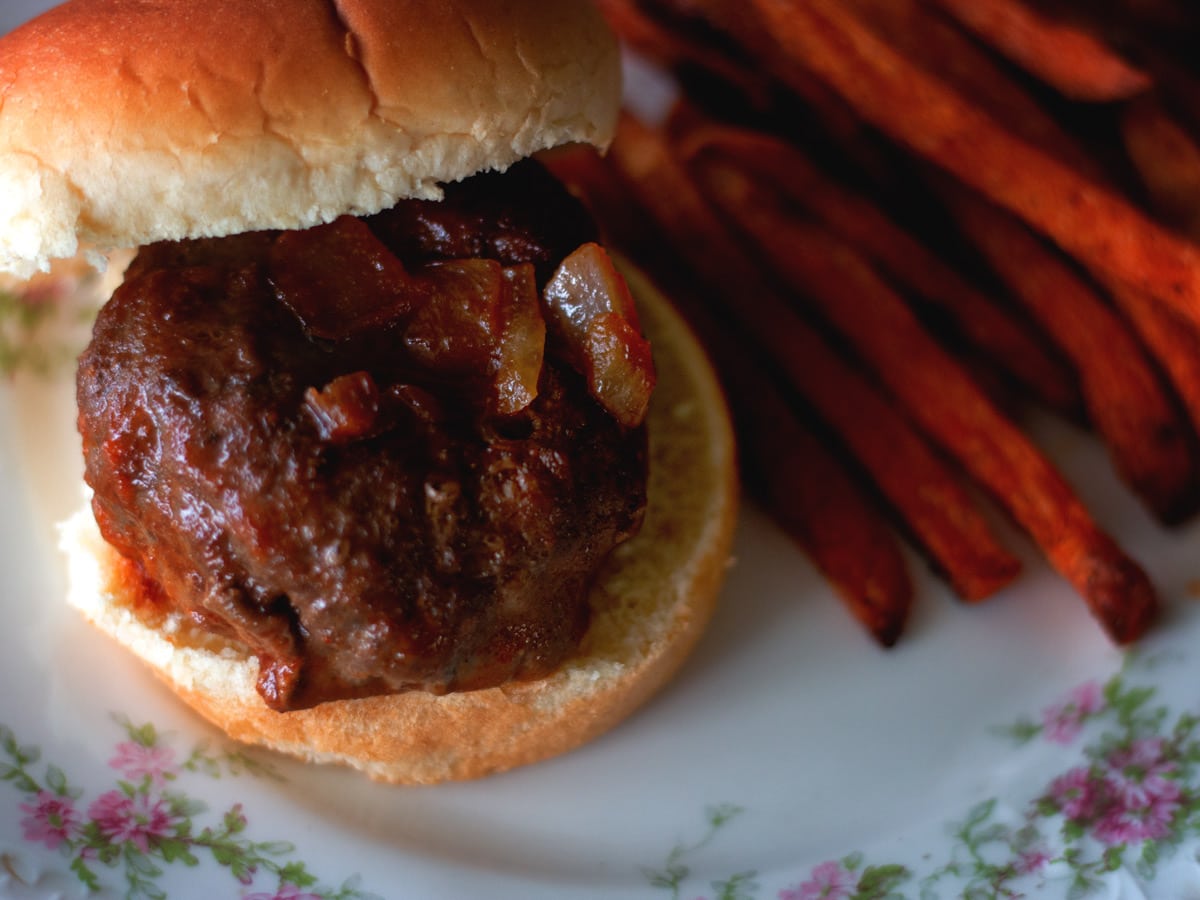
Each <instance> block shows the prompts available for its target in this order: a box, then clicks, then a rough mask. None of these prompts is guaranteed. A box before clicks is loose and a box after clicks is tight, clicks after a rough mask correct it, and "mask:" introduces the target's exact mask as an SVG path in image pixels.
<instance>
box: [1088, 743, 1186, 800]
mask: <svg viewBox="0 0 1200 900" xmlns="http://www.w3.org/2000/svg"><path fill="white" fill-rule="evenodd" d="M1165 747H1166V745H1165V742H1164V741H1163V739H1162V738H1160V737H1153V738H1140V739H1138V740H1136V741H1134V742H1133V743H1132V744H1130V745H1129V746H1128V747H1122V748H1119V749H1117V750H1115V751H1114V752H1113V753H1111V754H1110V755H1109V757H1108V759H1107V760H1106V762H1107V767H1108V772H1107V781H1108V782H1109V784H1110V785H1111V786H1112V789H1113V791H1114V793H1115V794H1116V795H1117V797H1118V798H1119V799H1120V802H1121V804H1122V805H1124V806H1129V807H1142V806H1146V805H1147V804H1149V803H1150V802H1151V801H1152V800H1154V799H1158V798H1164V797H1169V798H1172V799H1177V798H1178V797H1179V785H1178V783H1177V782H1175V781H1174V780H1172V779H1171V778H1169V777H1168V776H1169V775H1170V774H1171V773H1172V772H1173V771H1175V763H1174V762H1172V761H1171V760H1169V759H1167V758H1166V757H1165V756H1164V755H1163V751H1164V749H1165Z"/></svg>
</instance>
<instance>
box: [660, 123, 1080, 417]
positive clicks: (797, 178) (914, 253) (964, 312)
mask: <svg viewBox="0 0 1200 900" xmlns="http://www.w3.org/2000/svg"><path fill="white" fill-rule="evenodd" d="M680 152H681V154H682V155H683V156H684V157H685V159H686V158H691V159H703V157H705V156H706V155H716V156H718V157H720V158H725V159H728V160H730V161H733V162H735V163H736V164H738V165H739V166H740V167H742V168H743V169H744V170H745V171H748V172H750V173H752V174H753V175H755V176H756V177H759V178H761V179H764V180H765V181H767V182H769V183H770V184H771V185H772V186H773V187H774V188H775V189H776V190H778V191H779V192H781V193H782V194H783V195H784V196H785V197H787V199H788V200H789V201H791V202H793V203H795V204H796V205H797V206H800V207H803V208H804V209H806V210H808V212H809V213H810V214H811V215H813V216H814V217H815V218H816V219H817V220H819V221H820V222H822V223H823V224H824V225H825V226H827V227H828V228H830V229H831V230H832V231H833V232H834V233H836V234H838V235H839V236H840V237H841V238H842V239H843V240H845V241H847V242H849V243H851V244H854V245H855V246H857V247H858V248H859V249H860V250H862V251H863V252H864V253H866V254H868V255H869V256H870V257H871V259H872V260H873V261H874V262H875V263H876V265H878V266H879V267H880V269H881V270H882V271H884V272H885V273H886V274H887V275H888V276H889V277H890V278H891V279H893V280H894V281H895V282H896V283H897V284H898V285H900V286H901V287H903V288H904V289H906V290H909V291H912V292H913V293H914V294H916V295H917V296H918V297H920V298H922V299H923V300H924V301H926V302H927V303H929V304H930V305H932V306H934V307H936V308H937V309H939V310H940V311H941V312H942V314H943V315H945V316H946V317H947V318H948V319H949V320H950V321H952V322H953V323H954V326H955V328H956V329H957V330H958V332H959V333H960V334H961V335H962V336H963V337H964V338H965V340H966V341H967V342H969V343H970V344H971V345H972V346H973V348H974V349H975V350H976V351H977V352H979V353H982V354H983V355H984V356H985V357H986V359H987V360H988V361H989V362H990V363H991V364H992V365H993V367H994V368H996V369H998V370H1000V371H1002V372H1004V373H1006V374H1007V375H1008V376H1009V377H1010V378H1011V379H1013V380H1014V381H1015V382H1016V383H1017V384H1020V385H1022V386H1023V387H1024V388H1025V389H1026V390H1027V391H1028V392H1029V393H1030V394H1031V395H1032V396H1034V397H1037V398H1038V399H1040V400H1041V401H1042V402H1043V403H1045V404H1046V405H1047V406H1049V407H1051V408H1052V409H1056V410H1058V411H1059V412H1062V413H1064V414H1065V415H1067V416H1069V417H1071V418H1076V417H1077V416H1078V415H1079V414H1080V411H1081V410H1082V406H1083V404H1082V399H1081V397H1080V394H1079V390H1078V385H1077V383H1076V380H1075V377H1074V375H1073V373H1072V372H1071V370H1070V369H1069V368H1068V367H1067V366H1066V365H1065V364H1064V363H1063V362H1062V361H1061V360H1060V359H1058V358H1057V357H1055V356H1053V355H1052V354H1051V353H1049V352H1048V351H1047V349H1046V347H1045V346H1044V344H1043V343H1042V342H1041V341H1039V340H1038V337H1037V336H1035V335H1034V334H1032V333H1031V331H1030V329H1029V327H1028V325H1027V324H1025V323H1022V322H1019V321H1018V320H1017V319H1016V318H1015V317H1013V316H1012V315H1011V314H1010V313H1009V312H1008V311H1007V310H1006V309H1005V308H1004V307H1002V306H1000V305H999V304H997V303H995V302H994V301H993V300H992V299H991V298H990V297H988V296H987V295H986V294H984V293H983V292H982V291H980V290H978V289H976V288H975V287H973V286H972V285H971V284H970V283H969V282H967V281H966V280H965V279H964V278H963V277H962V276H961V275H959V274H958V273H957V272H956V271H954V270H953V269H952V268H951V267H950V266H949V265H948V264H946V263H944V262H943V261H942V260H941V259H940V258H939V257H937V256H936V255H935V254H934V253H933V252H931V251H930V250H929V249H927V248H926V247H925V245H924V244H922V243H920V242H919V241H918V240H916V239H915V238H914V237H913V236H912V235H910V234H909V233H908V232H907V231H905V230H904V229H902V228H900V227H899V226H898V225H897V224H896V223H895V222H894V221H893V220H892V219H890V218H889V217H888V216H886V215H885V214H884V213H883V212H882V210H880V208H879V207H878V206H876V205H875V204H874V203H873V202H872V201H871V200H870V199H868V198H867V197H866V196H864V195H862V194H859V193H856V192H854V191H851V190H850V189H848V188H846V187H843V186H842V185H839V184H838V183H837V182H835V181H834V180H833V179H831V178H830V177H829V176H827V175H826V174H824V173H823V172H822V171H821V170H820V169H819V168H817V167H816V166H815V165H814V164H813V163H812V162H811V161H810V160H809V159H808V158H807V157H806V156H805V155H804V154H803V153H802V152H801V151H800V150H799V149H798V148H796V147H795V146H794V145H791V144H788V143H786V142H784V141H782V140H780V139H778V138H775V137H771V136H769V135H765V134H762V133H761V132H755V131H750V130H747V129H741V128H734V127H731V126H722V125H714V124H711V123H710V124H707V125H703V126H699V127H696V128H695V129H693V131H692V132H691V134H690V135H689V136H688V137H687V138H686V140H685V141H684V144H683V146H681V148H680Z"/></svg>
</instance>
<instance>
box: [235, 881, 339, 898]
mask: <svg viewBox="0 0 1200 900" xmlns="http://www.w3.org/2000/svg"><path fill="white" fill-rule="evenodd" d="M244 900H322V897H321V895H320V894H310V893H308V892H307V891H302V890H301V889H300V888H298V887H296V886H295V885H294V884H281V885H280V886H279V890H277V891H276V892H275V893H273V894H268V893H266V892H264V891H259V892H258V893H257V894H247V895H246V897H245V898H244Z"/></svg>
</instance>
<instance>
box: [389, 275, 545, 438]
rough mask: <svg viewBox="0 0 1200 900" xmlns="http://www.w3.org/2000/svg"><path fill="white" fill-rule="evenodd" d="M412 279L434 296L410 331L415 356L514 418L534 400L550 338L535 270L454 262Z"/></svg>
mask: <svg viewBox="0 0 1200 900" xmlns="http://www.w3.org/2000/svg"><path fill="white" fill-rule="evenodd" d="M414 280H415V282H416V283H417V285H418V286H419V287H420V290H422V291H424V292H426V293H427V294H428V295H429V297H430V300H429V301H428V302H427V303H426V304H425V305H423V306H422V307H421V309H420V310H419V311H418V312H417V313H416V314H415V315H414V316H413V318H412V321H411V322H410V323H409V326H408V329H407V331H406V332H405V336H404V344H405V348H406V349H407V351H408V353H409V354H410V355H411V356H412V358H413V359H414V361H416V362H417V363H419V364H420V365H421V366H423V367H425V368H426V369H428V370H429V371H431V372H434V373H437V374H438V375H441V376H444V377H449V378H454V379H457V380H460V381H462V382H463V383H464V384H465V385H466V386H467V387H468V388H470V389H471V390H472V393H473V397H472V399H474V400H477V401H478V405H479V407H480V408H481V409H483V410H485V411H486V412H488V413H490V414H494V415H501V416H507V415H513V414H515V413H518V412H520V411H521V410H523V409H525V408H526V407H527V406H528V405H529V404H530V403H532V402H533V399H534V398H535V397H536V396H537V386H538V379H539V378H540V376H541V372H542V359H543V355H544V351H545V343H546V323H545V320H544V319H543V317H542V309H541V304H540V302H539V301H538V293H537V284H536V281H535V276H534V271H533V267H532V266H531V265H528V264H523V265H518V266H511V267H508V268H505V267H503V266H501V265H500V263H498V262H496V261H495V260H489V259H460V260H450V261H447V262H437V263H431V264H430V265H429V266H427V267H426V268H424V269H422V270H420V271H419V272H416V273H415V274H414Z"/></svg>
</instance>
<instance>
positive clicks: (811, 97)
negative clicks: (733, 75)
mask: <svg viewBox="0 0 1200 900" xmlns="http://www.w3.org/2000/svg"><path fill="white" fill-rule="evenodd" d="M673 5H674V6H686V7H687V8H688V9H689V10H691V11H692V12H694V13H696V14H699V15H701V16H703V18H704V19H705V20H706V21H707V22H709V24H711V25H712V26H713V27H715V28H718V29H720V30H721V31H723V32H725V33H726V34H729V35H730V36H731V37H732V38H733V39H734V40H736V41H737V43H738V44H739V45H740V46H741V47H742V48H743V49H744V50H745V51H746V52H747V53H748V54H749V55H751V56H752V57H753V58H755V59H756V60H757V61H758V64H759V66H760V68H761V69H762V71H764V72H766V73H768V74H770V75H771V77H773V78H774V79H775V80H776V81H777V82H779V83H782V84H786V86H787V88H788V89H789V90H790V91H791V93H792V94H793V95H795V97H796V98H797V99H798V100H799V101H800V104H801V106H802V107H803V108H805V109H806V110H807V111H808V112H809V113H810V115H811V119H812V124H813V126H814V127H813V128H812V130H811V133H812V134H813V135H814V137H815V136H817V135H822V136H823V138H824V139H825V140H828V141H829V142H830V143H831V144H832V145H834V146H836V147H837V148H838V149H839V151H840V152H841V153H843V154H844V155H845V156H846V157H847V158H848V159H851V160H853V162H854V163H855V164H856V165H857V166H859V167H860V168H861V169H862V170H863V171H865V172H869V173H871V174H872V176H873V177H875V178H877V179H879V180H884V179H886V178H888V177H889V176H890V162H889V160H887V159H886V158H884V155H883V154H881V152H880V149H879V147H878V146H877V145H876V142H875V140H874V136H873V134H871V133H870V129H869V128H868V127H867V125H866V124H865V123H864V122H863V120H862V118H861V117H860V116H859V115H858V113H856V112H855V111H854V109H853V108H852V107H851V106H850V105H849V104H848V103H846V101H845V100H844V99H842V97H840V96H839V95H838V93H837V92H836V91H834V90H832V89H830V87H829V86H827V85H826V84H825V83H824V82H823V81H822V80H821V79H820V78H818V77H816V76H815V75H814V74H813V73H812V72H811V71H809V69H808V68H806V67H805V66H803V65H801V64H799V63H797V62H796V61H795V60H793V59H791V58H790V57H789V56H788V54H787V53H785V52H782V51H781V50H780V49H779V48H778V47H777V46H776V44H775V42H774V40H773V39H772V38H771V36H770V33H769V32H768V31H767V30H766V29H765V28H764V26H763V24H762V22H760V21H759V20H758V18H757V17H755V16H753V15H747V14H746V10H745V9H744V8H743V7H742V5H741V4H733V3H727V2H725V0H675V2H674V4H673ZM764 54H765V56H764Z"/></svg>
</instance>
